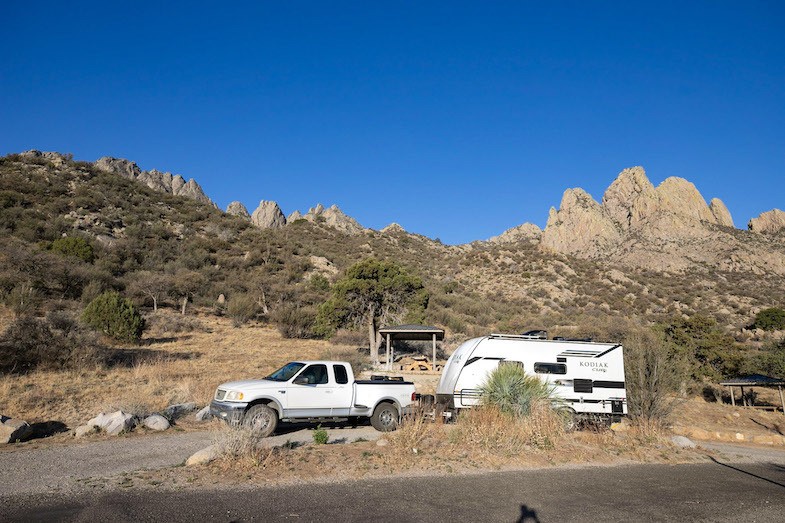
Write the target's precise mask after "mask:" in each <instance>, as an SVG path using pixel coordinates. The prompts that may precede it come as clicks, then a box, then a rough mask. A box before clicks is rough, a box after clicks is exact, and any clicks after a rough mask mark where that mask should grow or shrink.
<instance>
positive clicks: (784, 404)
mask: <svg viewBox="0 0 785 523" xmlns="http://www.w3.org/2000/svg"><path fill="white" fill-rule="evenodd" d="M777 390H778V391H780V405H782V415H783V416H785V399H784V398H783V396H782V385H777Z"/></svg>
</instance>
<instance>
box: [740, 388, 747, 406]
mask: <svg viewBox="0 0 785 523" xmlns="http://www.w3.org/2000/svg"><path fill="white" fill-rule="evenodd" d="M739 388H740V389H741V404H742V405H743V406H745V407H746V406H747V398H745V397H744V387H739Z"/></svg>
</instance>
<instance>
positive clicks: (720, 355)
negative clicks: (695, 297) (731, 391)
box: [659, 314, 743, 381]
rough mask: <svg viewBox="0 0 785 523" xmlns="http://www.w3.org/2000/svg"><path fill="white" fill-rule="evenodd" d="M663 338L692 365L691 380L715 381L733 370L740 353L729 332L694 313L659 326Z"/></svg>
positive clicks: (728, 374) (738, 366)
mask: <svg viewBox="0 0 785 523" xmlns="http://www.w3.org/2000/svg"><path fill="white" fill-rule="evenodd" d="M659 330H660V331H661V332H662V333H663V335H664V338H665V341H666V342H667V343H668V344H670V345H671V347H672V348H673V350H674V351H675V352H676V353H677V354H678V355H679V356H681V357H683V358H684V359H685V360H686V361H687V362H688V363H689V364H690V366H691V367H692V368H691V374H692V378H693V379H694V380H695V381H701V380H702V379H704V378H709V379H711V380H713V381H718V380H720V379H722V378H724V377H728V376H732V375H734V374H737V373H738V372H739V370H740V366H741V365H742V363H743V355H742V354H741V352H740V350H739V347H738V345H737V344H736V342H735V341H734V339H733V336H731V335H730V334H727V333H726V332H724V331H723V330H722V329H721V328H720V327H719V326H718V325H717V321H716V320H715V319H714V318H711V317H709V316H705V315H701V314H696V315H693V316H692V317H689V318H675V319H673V320H671V321H670V322H669V323H666V324H664V325H660V326H659Z"/></svg>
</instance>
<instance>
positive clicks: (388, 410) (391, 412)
mask: <svg viewBox="0 0 785 523" xmlns="http://www.w3.org/2000/svg"><path fill="white" fill-rule="evenodd" d="M398 418H399V414H398V409H396V408H395V405H393V404H392V403H380V404H379V405H377V406H376V408H375V409H374V410H373V414H372V415H371V425H373V428H375V429H376V430H378V431H379V432H392V431H394V430H395V429H397V428H398Z"/></svg>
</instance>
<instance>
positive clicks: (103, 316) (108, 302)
mask: <svg viewBox="0 0 785 523" xmlns="http://www.w3.org/2000/svg"><path fill="white" fill-rule="evenodd" d="M82 320H83V321H84V322H85V323H86V324H88V325H90V326H91V327H93V328H94V329H96V330H98V331H101V332H103V333H104V334H106V335H107V336H111V337H112V338H114V339H116V340H118V341H127V342H137V341H139V339H140V338H141V337H142V332H143V331H144V327H145V323H144V318H142V315H141V314H140V313H139V311H138V310H137V309H136V307H134V304H133V303H131V300H129V299H127V298H123V297H122V296H120V294H118V293H117V292H113V291H110V292H105V293H103V294H101V295H99V296H98V297H97V298H95V299H94V300H93V301H91V302H90V303H89V304H88V305H87V307H85V309H84V311H83V312H82Z"/></svg>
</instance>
